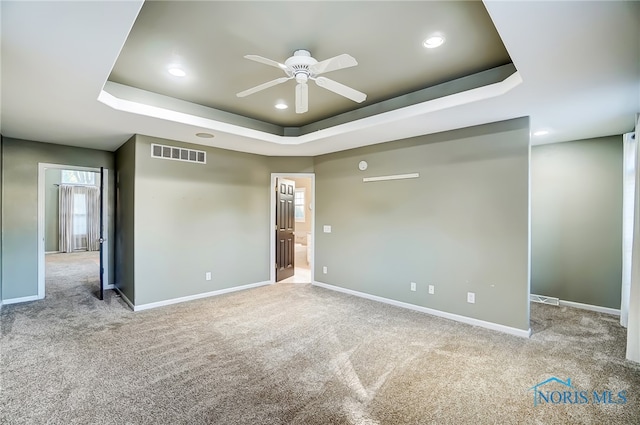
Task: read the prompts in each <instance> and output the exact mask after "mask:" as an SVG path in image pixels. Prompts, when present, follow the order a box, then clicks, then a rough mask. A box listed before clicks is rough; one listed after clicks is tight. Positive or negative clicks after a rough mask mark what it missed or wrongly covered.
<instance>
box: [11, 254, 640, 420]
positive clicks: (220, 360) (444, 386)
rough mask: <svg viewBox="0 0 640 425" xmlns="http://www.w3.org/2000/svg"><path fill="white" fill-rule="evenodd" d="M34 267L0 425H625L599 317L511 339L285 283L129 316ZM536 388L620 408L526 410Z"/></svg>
mask: <svg viewBox="0 0 640 425" xmlns="http://www.w3.org/2000/svg"><path fill="white" fill-rule="evenodd" d="M49 266H50V267H52V268H53V269H55V270H53V269H52V270H48V273H47V275H48V277H51V278H52V279H53V280H52V281H47V298H46V299H45V300H43V301H38V302H32V303H25V304H16V305H8V306H4V307H3V309H2V313H1V322H0V323H1V339H0V344H1V346H0V367H1V369H0V377H1V381H0V386H1V387H0V388H1V393H0V423H2V424H225V425H230V424H252V425H254V424H305V425H312V424H362V425H372V424H457V425H459V424H569V423H576V424H633V423H635V424H637V423H640V404H639V403H640V367H639V366H638V365H635V364H630V363H628V362H626V361H625V360H624V346H625V342H624V341H625V331H624V329H622V328H621V327H620V326H619V325H618V319H617V318H616V317H613V316H608V315H603V314H598V313H592V312H587V311H582V310H575V309H570V308H558V307H553V306H545V305H539V304H534V305H532V328H533V331H534V335H533V336H532V337H531V339H524V338H519V337H514V336H509V335H506V334H502V333H498V332H494V331H489V330H485V329H481V328H476V327H472V326H468V325H464V324H460V323H456V322H452V321H448V320H445V319H440V318H437V317H432V316H429V315H425V314H420V313H416V312H412V311H407V310H403V309H400V308H396V307H393V306H389V305H385V304H379V303H375V302H372V301H368V300H363V299H359V298H354V297H351V296H348V295H344V294H340V293H335V292H332V291H328V290H325V289H322V288H318V287H314V286H311V285H309V284H288V283H284V284H282V283H280V284H276V285H271V286H265V287H260V288H256V289H252V290H248V291H243V292H237V293H232V294H226V295H223V296H219V297H213V298H209V299H203V300H198V301H193V302H188V303H183V304H176V305H173V306H168V307H163V308H158V309H154V310H147V311H142V312H137V313H134V312H132V311H130V310H129V309H128V308H127V307H126V306H125V304H124V303H123V302H122V301H121V300H120V299H119V298H117V297H116V296H115V295H114V294H113V292H112V291H107V294H106V295H107V296H106V299H105V301H103V302H101V301H99V300H97V299H96V298H95V294H94V292H95V288H96V287H95V282H92V279H91V278H90V277H88V276H90V274H87V270H89V269H90V267H93V266H87V267H89V269H87V270H84V269H83V267H79V266H74V270H76V272H74V273H70V272H69V270H68V269H67V270H66V271H61V270H60V269H56V267H59V266H60V264H57V265H52V264H49ZM54 276H57V277H55V278H54ZM550 377H557V378H559V379H561V380H566V379H567V378H570V379H571V385H572V387H573V388H572V389H571V391H578V392H579V391H585V394H587V395H589V397H591V395H590V394H591V393H592V392H593V391H594V390H595V391H598V392H599V393H602V392H603V391H607V390H610V391H612V394H613V395H612V399H611V401H619V400H621V399H620V398H619V397H618V392H619V391H623V390H624V391H626V393H623V395H626V403H625V404H603V403H601V404H594V403H592V402H591V400H589V403H585V404H572V403H567V404H564V403H557V404H554V403H542V402H541V403H539V404H538V405H537V406H534V400H533V395H534V393H533V391H530V390H529V389H530V388H531V387H532V386H534V385H535V384H537V383H539V382H542V381H544V380H546V379H548V378H550ZM547 389H549V390H550V391H551V390H557V391H560V392H562V391H564V389H565V388H564V387H563V385H561V384H559V383H557V382H556V383H551V384H548V386H547ZM560 392H559V393H558V394H561V393H560ZM576 397H577V396H576Z"/></svg>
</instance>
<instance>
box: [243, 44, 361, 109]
mask: <svg viewBox="0 0 640 425" xmlns="http://www.w3.org/2000/svg"><path fill="white" fill-rule="evenodd" d="M245 58H247V59H249V60H252V61H255V62H260V63H263V64H265V65H270V66H273V67H276V68H279V69H281V70H283V71H284V73H285V74H287V76H286V77H280V78H276V79H275V80H272V81H269V82H266V83H263V84H260V85H258V86H255V87H252V88H250V89H247V90H244V91H241V92H240V93H238V94H236V96H238V97H245V96H249V95H250V94H253V93H256V92H259V91H261V90H264V89H268V88H269V87H273V86H276V85H278V84H282V83H284V82H286V81H289V80H292V79H294V78H295V80H296V82H297V83H298V84H297V85H296V113H298V114H303V113H305V112H307V111H308V110H309V95H308V90H309V87H308V86H307V82H308V81H309V80H313V81H315V82H316V84H317V85H318V86H320V87H322V88H324V89H327V90H329V91H332V92H334V93H336V94H339V95H340V96H344V97H346V98H347V99H351V100H353V101H354V102H358V103H362V102H364V100H365V99H366V98H367V95H366V94H364V93H362V92H359V91H358V90H355V89H352V88H351V87H347V86H345V85H344V84H341V83H338V82H337V81H333V80H330V79H329V78H327V77H322V76H320V75H321V74H325V73H327V72H331V71H337V70H339V69H344V68H350V67H352V66H356V65H357V64H358V62H356V60H355V59H354V58H353V57H352V56H350V55H347V54H342V55H338V56H335V57H332V58H330V59H326V60H323V61H321V62H318V61H317V60H315V59H314V58H313V57H311V53H309V52H308V51H307V50H296V51H295V52H293V56H291V57H290V58H289V59H287V60H286V61H285V62H284V64H282V63H280V62H276V61H274V60H271V59H267V58H263V57H262V56H257V55H246V56H245Z"/></svg>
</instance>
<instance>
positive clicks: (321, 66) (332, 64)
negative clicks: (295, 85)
mask: <svg viewBox="0 0 640 425" xmlns="http://www.w3.org/2000/svg"><path fill="white" fill-rule="evenodd" d="M357 64H358V62H357V61H356V60H355V59H354V58H353V56H351V55H347V54H346V53H345V54H343V55H338V56H335V57H333V58H330V59H327V60H323V61H322V62H318V63H316V64H314V65H310V66H309V71H311V73H312V74H315V75H320V74H324V73H325V72H331V71H337V70H338V69H343V68H351V67H352V66H356V65H357Z"/></svg>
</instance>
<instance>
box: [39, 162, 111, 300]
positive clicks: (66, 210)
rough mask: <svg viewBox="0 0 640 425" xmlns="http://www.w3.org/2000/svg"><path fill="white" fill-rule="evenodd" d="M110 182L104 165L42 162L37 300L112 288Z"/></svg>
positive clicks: (40, 172)
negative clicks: (106, 237)
mask: <svg viewBox="0 0 640 425" xmlns="http://www.w3.org/2000/svg"><path fill="white" fill-rule="evenodd" d="M107 181H108V171H107V170H103V171H102V181H101V170H100V168H88V167H77V166H71V165H60V164H43V163H41V164H39V169H38V295H37V298H38V299H43V298H44V297H45V292H46V293H48V294H49V295H54V294H55V295H56V296H62V297H67V296H72V295H74V294H77V293H80V292H90V293H91V295H95V296H96V297H98V298H100V299H101V296H102V293H103V290H104V289H107V287H108V286H107V285H105V284H104V283H105V282H109V280H108V279H109V273H108V270H109V261H108V259H109V255H108V247H107V241H106V240H105V239H104V238H103V235H106V234H108V233H107V232H108V229H107V223H108V221H107V216H108V211H107V208H106V205H107V201H106V200H107V199H108V196H107V191H108V185H107V184H106V183H107ZM101 225H102V226H103V228H102V232H101ZM101 238H102V243H101V242H100V240H101ZM101 270H102V271H103V274H102V282H101Z"/></svg>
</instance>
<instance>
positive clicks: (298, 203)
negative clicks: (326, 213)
mask: <svg viewBox="0 0 640 425" xmlns="http://www.w3.org/2000/svg"><path fill="white" fill-rule="evenodd" d="M294 199H295V202H294V204H295V216H296V221H305V218H304V189H296V193H295V198H294Z"/></svg>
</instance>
